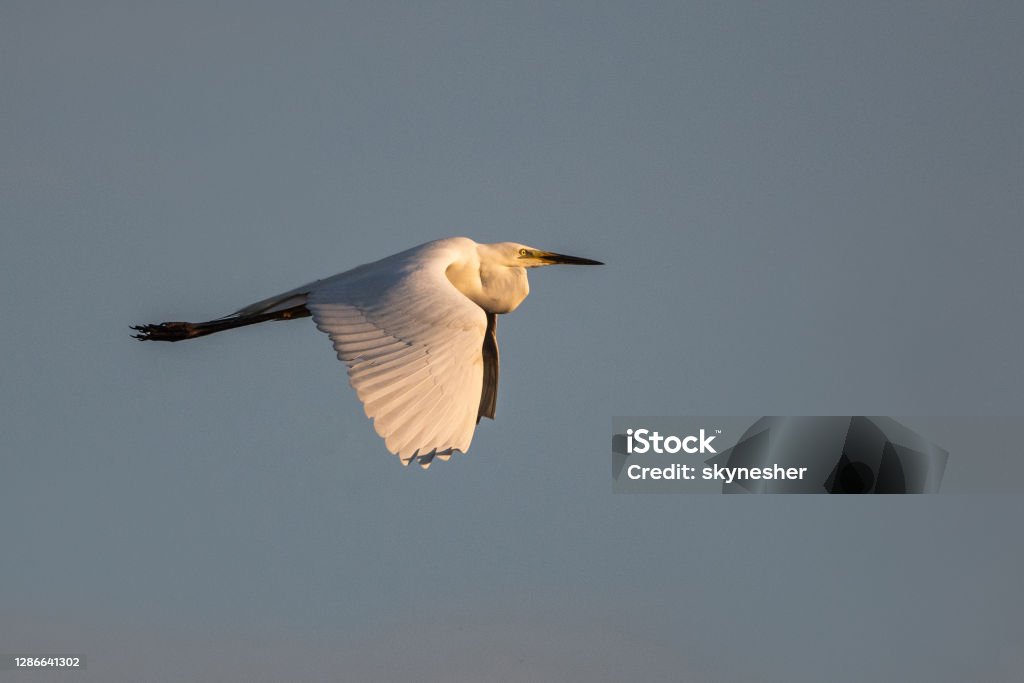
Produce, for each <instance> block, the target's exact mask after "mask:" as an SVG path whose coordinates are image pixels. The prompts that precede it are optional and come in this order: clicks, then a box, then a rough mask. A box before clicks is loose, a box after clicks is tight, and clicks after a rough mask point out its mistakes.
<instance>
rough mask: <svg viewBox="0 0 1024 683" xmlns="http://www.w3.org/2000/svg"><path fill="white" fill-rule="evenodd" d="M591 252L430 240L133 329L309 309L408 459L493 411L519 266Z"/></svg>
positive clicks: (207, 329)
mask: <svg viewBox="0 0 1024 683" xmlns="http://www.w3.org/2000/svg"><path fill="white" fill-rule="evenodd" d="M555 263H576V264H598V262H597V261H590V260H588V259H581V258H578V257H573V256H564V255H561V254H555V253H553V252H546V251H540V250H537V249H533V248H531V247H526V246H524V245H521V244H515V243H510V242H506V243H499V244H477V243H476V242H473V241H472V240H470V239H468V238H465V237H455V238H450V239H444V240H437V241H434V242H428V243H426V244H423V245H420V246H418V247H415V248H413V249H409V250H408V251H404V252H401V253H399V254H395V255H393V256H389V257H387V258H385V259H382V260H380V261H376V262H374V263H370V264H367V265H364V266H360V267H358V268H354V269H352V270H349V271H346V272H344V273H340V274H338V275H335V276H333V277H329V278H326V279H323V280H317V281H315V282H311V283H309V284H307V285H304V286H302V287H298V288H296V289H293V290H290V291H288V292H285V293H283V294H280V295H278V296H275V297H271V298H269V299H264V300H263V301H259V302H257V303H255V304H252V305H250V306H246V307H245V308H243V309H241V310H239V311H237V312H236V313H234V314H232V315H230V316H227V317H226V318H221V319H218V320H213V321H210V322H206V323H174V322H171V323H161V324H158V325H144V326H139V327H136V328H134V329H136V330H138V331H139V332H140V334H138V335H137V337H138V338H140V339H154V340H165V341H178V340H180V339H189V338H193V337H198V336H203V335H206V334H211V333H213V332H219V331H221V330H224V329H230V328H233V327H241V326H243V325H249V324H253V323H256V322H263V321H265V320H278V319H292V318H299V317H305V316H308V315H311V316H312V317H313V320H314V321H315V322H316V325H317V327H318V328H319V329H320V330H322V331H323V332H326V333H327V335H328V336H329V337H330V339H331V342H332V343H333V345H334V349H335V351H336V352H337V355H338V358H339V359H341V360H342V361H344V362H345V364H346V365H348V375H349V381H350V383H351V384H352V387H353V388H354V389H355V391H356V394H357V395H358V397H359V400H360V401H362V403H363V407H364V409H365V411H366V415H367V417H369V418H371V419H372V420H373V425H374V428H375V429H376V431H377V433H378V434H379V435H380V436H381V437H382V438H383V439H384V443H385V445H386V446H387V448H388V450H389V451H391V452H392V453H394V454H396V455H398V457H399V458H400V459H401V461H402V463H403V464H408V463H410V462H411V461H412V460H414V459H415V460H416V461H417V462H419V464H420V465H422V466H423V467H428V466H429V465H430V463H431V462H432V461H433V460H434V458H440V459H443V460H447V459H448V458H449V457H451V454H452V453H453V452H455V451H462V452H465V451H467V450H468V449H469V446H470V443H471V442H472V440H473V432H474V430H475V428H476V424H477V422H478V421H479V418H480V417H494V400H495V396H496V391H497V378H498V354H497V342H496V337H495V329H496V318H495V316H496V315H497V314H502V313H508V312H510V311H512V310H514V309H515V308H516V307H517V306H518V305H519V303H520V302H522V300H523V299H524V298H525V297H526V295H527V294H528V293H529V283H528V281H527V278H526V271H525V269H526V268H531V267H537V266H542V265H551V264H555Z"/></svg>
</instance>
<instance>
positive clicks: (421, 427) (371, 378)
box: [306, 249, 488, 467]
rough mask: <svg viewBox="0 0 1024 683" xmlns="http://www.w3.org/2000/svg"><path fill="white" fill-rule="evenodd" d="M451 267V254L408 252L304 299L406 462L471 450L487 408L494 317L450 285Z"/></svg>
mask: <svg viewBox="0 0 1024 683" xmlns="http://www.w3.org/2000/svg"><path fill="white" fill-rule="evenodd" d="M450 263H451V254H450V252H449V251H447V250H443V249H442V250H434V251H432V252H429V253H427V254H424V253H422V252H421V253H410V252H406V253H403V254H399V255H397V256H395V257H391V258H389V259H385V260H384V261H378V262H377V263H375V264H369V265H368V266H364V267H362V268H359V269H357V270H355V271H350V272H349V273H345V274H343V275H341V276H337V277H335V278H329V279H327V280H321V281H320V282H317V283H315V284H314V285H313V287H312V291H310V292H309V295H308V298H307V302H306V306H307V307H308V308H309V310H310V311H311V313H312V314H313V320H314V321H316V325H317V327H318V328H319V329H320V330H322V331H324V332H326V333H327V334H328V335H330V337H331V341H332V342H333V343H334V349H335V350H336V351H337V353H338V358H339V359H341V360H343V361H344V362H345V363H346V364H347V365H348V375H349V380H350V382H351V383H352V387H353V388H354V389H355V390H356V394H357V395H358V396H359V400H360V401H362V402H363V407H364V408H365V410H366V415H367V417H370V418H372V419H373V426H374V429H376V430H377V433H378V434H379V435H380V436H381V437H382V438H383V439H384V442H385V444H386V445H387V448H388V450H390V451H391V452H392V453H394V454H396V455H398V456H399V458H401V460H402V463H403V464H406V465H407V464H409V462H411V461H412V460H413V459H414V458H415V459H416V460H417V461H418V462H419V463H420V464H421V465H422V466H423V467H428V466H429V465H430V463H431V461H432V460H433V459H434V458H435V457H438V458H441V459H444V460H447V459H448V458H449V457H450V456H451V454H452V452H454V451H463V452H465V451H466V450H467V449H468V448H469V444H470V442H471V441H472V439H473V430H474V429H475V427H476V422H477V416H478V413H479V411H480V408H481V396H482V390H483V378H484V358H483V349H484V338H485V334H486V332H487V329H488V321H487V315H486V313H485V312H484V310H483V309H481V308H480V307H479V306H477V305H476V304H475V303H473V302H472V301H470V300H469V299H468V298H466V297H465V296H464V295H463V294H462V293H461V292H459V291H458V290H457V289H456V288H455V286H454V285H452V283H451V282H450V281H449V280H448V277H447V276H446V275H445V270H446V269H447V267H448V265H450Z"/></svg>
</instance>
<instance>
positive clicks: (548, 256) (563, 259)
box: [537, 251, 604, 266]
mask: <svg viewBox="0 0 1024 683" xmlns="http://www.w3.org/2000/svg"><path fill="white" fill-rule="evenodd" d="M537 258H539V259H541V260H543V261H545V262H547V263H551V264H555V263H560V264H566V265H574V266H603V265H604V264H603V263H601V262H600V261H592V260H590V259H588V258H580V257H579V256H566V255H565V254H556V253H555V252H553V251H540V252H537Z"/></svg>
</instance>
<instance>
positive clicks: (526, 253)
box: [519, 249, 530, 256]
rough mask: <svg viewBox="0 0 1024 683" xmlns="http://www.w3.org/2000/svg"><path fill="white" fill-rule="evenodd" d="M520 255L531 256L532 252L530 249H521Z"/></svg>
mask: <svg viewBox="0 0 1024 683" xmlns="http://www.w3.org/2000/svg"><path fill="white" fill-rule="evenodd" d="M519 255H520V256H529V255H530V250H529V249H520V250H519Z"/></svg>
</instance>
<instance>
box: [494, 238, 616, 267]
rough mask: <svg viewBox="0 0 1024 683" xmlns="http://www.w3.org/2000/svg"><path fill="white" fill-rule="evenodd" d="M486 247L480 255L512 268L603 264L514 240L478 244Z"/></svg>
mask: <svg viewBox="0 0 1024 683" xmlns="http://www.w3.org/2000/svg"><path fill="white" fill-rule="evenodd" d="M480 246H482V247H486V252H485V254H482V256H483V257H484V258H486V259H488V260H490V261H492V262H493V263H495V264H496V265H503V266H509V267H513V268H539V267H541V266H554V265H558V264H565V265H577V266H603V265H604V264H603V263H601V262H600V261H592V260H591V259H588V258H580V257H579V256H567V255H565V254H556V253H555V252H553V251H544V250H543V249H536V248H534V247H528V246H526V245H525V244H518V243H516V242H499V243H497V244H485V245H480Z"/></svg>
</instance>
